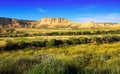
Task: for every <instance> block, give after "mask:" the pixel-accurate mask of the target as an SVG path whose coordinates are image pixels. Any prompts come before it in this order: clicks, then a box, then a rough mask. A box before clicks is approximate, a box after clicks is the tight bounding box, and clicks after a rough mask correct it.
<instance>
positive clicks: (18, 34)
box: [0, 30, 120, 37]
mask: <svg viewBox="0 0 120 74" xmlns="http://www.w3.org/2000/svg"><path fill="white" fill-rule="evenodd" d="M100 34H120V30H108V31H68V32H50V33H34V34H29V33H27V32H22V31H21V32H20V31H16V32H11V31H10V32H9V31H8V32H5V33H0V37H29V36H61V35H100Z"/></svg>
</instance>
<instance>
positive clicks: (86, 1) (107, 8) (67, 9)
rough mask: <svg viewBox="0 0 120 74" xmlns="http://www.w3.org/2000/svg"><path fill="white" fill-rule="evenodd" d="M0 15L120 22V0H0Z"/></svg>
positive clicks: (34, 18) (33, 18)
mask: <svg viewBox="0 0 120 74" xmlns="http://www.w3.org/2000/svg"><path fill="white" fill-rule="evenodd" d="M0 17H10V18H18V19H30V20H40V19H41V18H42V17H62V18H67V19H69V20H72V21H77V22H85V21H89V20H93V21H95V22H120V0H0Z"/></svg>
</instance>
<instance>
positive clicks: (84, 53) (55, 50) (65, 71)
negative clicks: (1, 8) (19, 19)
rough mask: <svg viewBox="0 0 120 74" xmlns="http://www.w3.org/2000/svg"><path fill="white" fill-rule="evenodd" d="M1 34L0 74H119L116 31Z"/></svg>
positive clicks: (119, 37) (119, 44) (118, 34)
mask: <svg viewBox="0 0 120 74" xmlns="http://www.w3.org/2000/svg"><path fill="white" fill-rule="evenodd" d="M11 30H12V31H11ZM3 31H4V32H0V33H1V34H0V74H120V30H119V29H80V30H78V29H76V30H73V29H72V30H71V29H26V28H24V29H22V28H16V29H14V31H13V29H3Z"/></svg>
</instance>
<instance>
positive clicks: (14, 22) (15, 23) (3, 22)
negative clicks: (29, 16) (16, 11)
mask: <svg viewBox="0 0 120 74" xmlns="http://www.w3.org/2000/svg"><path fill="white" fill-rule="evenodd" d="M33 24H34V25H35V24H37V22H36V21H30V20H18V19H14V18H4V17H0V26H2V27H25V26H30V25H33Z"/></svg>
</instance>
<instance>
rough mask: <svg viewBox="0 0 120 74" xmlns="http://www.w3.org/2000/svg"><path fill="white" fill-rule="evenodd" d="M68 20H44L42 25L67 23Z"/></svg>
mask: <svg viewBox="0 0 120 74" xmlns="http://www.w3.org/2000/svg"><path fill="white" fill-rule="evenodd" d="M67 21H68V20H67V19H65V18H42V19H41V21H40V23H41V24H58V23H65V22H67Z"/></svg>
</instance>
